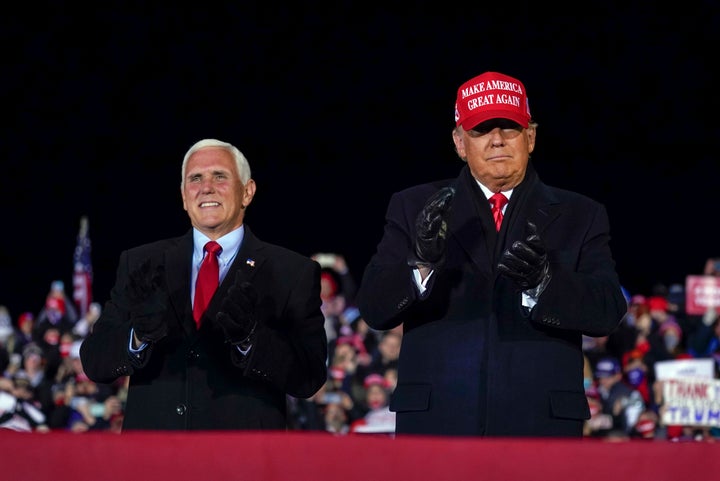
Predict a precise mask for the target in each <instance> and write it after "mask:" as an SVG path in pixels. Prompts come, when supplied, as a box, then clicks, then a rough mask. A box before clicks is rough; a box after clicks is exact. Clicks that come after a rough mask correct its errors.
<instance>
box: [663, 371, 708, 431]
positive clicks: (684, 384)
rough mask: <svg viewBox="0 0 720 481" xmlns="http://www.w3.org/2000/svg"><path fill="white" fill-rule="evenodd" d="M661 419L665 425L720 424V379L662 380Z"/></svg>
mask: <svg viewBox="0 0 720 481" xmlns="http://www.w3.org/2000/svg"><path fill="white" fill-rule="evenodd" d="M663 398H664V399H663V401H664V403H663V407H662V422H663V424H665V425H666V426H677V425H681V426H711V427H713V426H714V427H720V381H719V380H717V379H706V378H685V379H668V380H665V381H663Z"/></svg>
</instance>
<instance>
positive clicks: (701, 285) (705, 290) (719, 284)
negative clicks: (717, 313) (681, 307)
mask: <svg viewBox="0 0 720 481" xmlns="http://www.w3.org/2000/svg"><path fill="white" fill-rule="evenodd" d="M708 307H720V277H717V276H687V277H686V278H685V312H686V313H687V314H690V315H702V314H705V311H707V309H708Z"/></svg>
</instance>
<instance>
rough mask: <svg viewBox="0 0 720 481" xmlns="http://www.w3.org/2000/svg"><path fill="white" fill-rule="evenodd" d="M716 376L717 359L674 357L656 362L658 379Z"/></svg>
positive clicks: (656, 376) (710, 377)
mask: <svg viewBox="0 0 720 481" xmlns="http://www.w3.org/2000/svg"><path fill="white" fill-rule="evenodd" d="M689 377H692V378H698V377H699V378H705V379H712V378H714V377H715V360H714V359H711V358H707V359H673V360H671V361H658V362H656V363H655V378H656V379H657V380H658V381H664V380H666V379H678V378H689Z"/></svg>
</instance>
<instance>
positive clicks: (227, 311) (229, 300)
mask: <svg viewBox="0 0 720 481" xmlns="http://www.w3.org/2000/svg"><path fill="white" fill-rule="evenodd" d="M257 301H258V293H257V290H256V289H255V287H254V286H253V285H252V284H251V283H249V282H247V281H245V280H244V277H243V276H242V274H241V273H239V272H238V274H237V278H236V279H235V283H234V284H233V285H232V286H230V288H229V289H228V291H227V294H226V295H225V298H224V299H223V301H222V304H221V306H220V311H219V312H218V313H217V316H216V321H217V324H218V325H219V326H220V328H221V329H222V331H223V334H224V335H225V340H226V341H227V342H228V343H230V344H232V345H234V346H240V348H241V349H243V350H245V349H248V348H249V347H250V345H251V344H252V336H253V334H254V333H255V326H256V324H257V322H256V320H255V306H256V305H257Z"/></svg>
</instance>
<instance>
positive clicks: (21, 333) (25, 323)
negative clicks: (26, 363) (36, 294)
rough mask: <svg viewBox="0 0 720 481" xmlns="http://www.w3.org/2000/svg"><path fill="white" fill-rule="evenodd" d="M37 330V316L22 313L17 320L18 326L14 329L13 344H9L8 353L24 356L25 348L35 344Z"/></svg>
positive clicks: (26, 312) (28, 312) (27, 312)
mask: <svg viewBox="0 0 720 481" xmlns="http://www.w3.org/2000/svg"><path fill="white" fill-rule="evenodd" d="M34 330H35V315H34V314H33V313H32V312H30V311H25V312H22V313H20V315H19V316H18V318H17V325H16V326H15V328H14V333H13V336H12V341H11V343H9V344H8V346H7V347H8V351H9V352H10V353H11V354H17V355H18V356H22V352H23V349H25V346H27V345H28V344H30V343H31V342H33V332H34Z"/></svg>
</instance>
